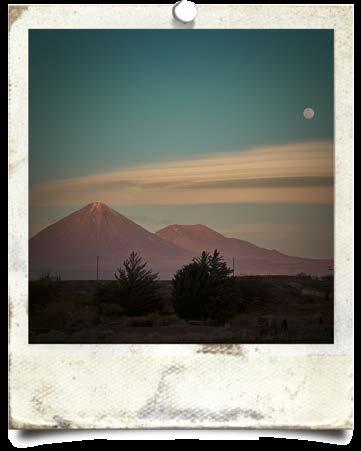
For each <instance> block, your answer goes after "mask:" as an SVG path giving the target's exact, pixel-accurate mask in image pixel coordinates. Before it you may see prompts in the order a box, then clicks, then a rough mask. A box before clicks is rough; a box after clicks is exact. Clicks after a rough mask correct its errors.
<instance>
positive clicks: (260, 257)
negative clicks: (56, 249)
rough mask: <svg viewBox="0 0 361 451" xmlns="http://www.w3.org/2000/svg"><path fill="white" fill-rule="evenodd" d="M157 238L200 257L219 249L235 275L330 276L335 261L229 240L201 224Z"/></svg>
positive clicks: (168, 229) (172, 228)
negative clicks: (304, 256)
mask: <svg viewBox="0 0 361 451" xmlns="http://www.w3.org/2000/svg"><path fill="white" fill-rule="evenodd" d="M156 234H157V235H158V236H159V237H161V238H163V239H164V240H166V241H168V242H169V243H172V244H175V245H176V246H178V247H181V248H182V249H184V250H188V251H190V252H193V253H199V252H201V251H202V250H207V251H212V250H213V249H218V250H219V251H220V252H221V253H222V254H223V256H224V257H225V259H226V260H227V262H228V264H229V265H230V266H232V265H233V259H234V269H235V274H239V273H242V274H289V275H292V274H298V273H301V272H305V273H307V274H319V275H324V274H329V273H330V271H329V267H330V266H333V261H332V260H321V259H320V260H317V259H310V258H301V257H291V256H289V255H285V254H282V253H280V252H278V251H277V250H275V249H273V250H270V249H264V248H262V247H258V246H256V245H254V244H252V243H249V242H248V241H243V240H239V239H237V238H227V237H225V236H224V235H221V234H220V233H218V232H216V231H215V230H212V229H210V228H209V227H206V226H204V225H202V224H196V225H178V224H173V225H169V226H167V227H164V228H163V229H161V230H159V231H158V232H156Z"/></svg>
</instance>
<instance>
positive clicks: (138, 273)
mask: <svg viewBox="0 0 361 451" xmlns="http://www.w3.org/2000/svg"><path fill="white" fill-rule="evenodd" d="M115 278H116V279H117V281H118V286H119V299H120V305H121V307H122V308H123V309H124V313H125V314H126V315H128V316H137V315H146V314H147V313H150V312H154V311H157V310H159V308H160V306H161V299H160V296H159V294H158V285H157V282H158V281H159V278H158V274H156V273H153V272H152V271H151V270H150V269H147V262H144V261H143V259H142V257H140V256H139V255H138V254H137V253H136V252H132V253H131V254H130V256H129V257H128V258H127V259H126V260H124V262H123V265H122V266H121V267H120V268H118V269H117V272H116V273H115Z"/></svg>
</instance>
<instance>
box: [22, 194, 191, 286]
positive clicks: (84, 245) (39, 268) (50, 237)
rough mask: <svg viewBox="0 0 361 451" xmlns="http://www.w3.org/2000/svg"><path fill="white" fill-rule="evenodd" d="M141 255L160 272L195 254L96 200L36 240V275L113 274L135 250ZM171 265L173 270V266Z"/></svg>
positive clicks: (33, 251) (32, 250)
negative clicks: (97, 270)
mask: <svg viewBox="0 0 361 451" xmlns="http://www.w3.org/2000/svg"><path fill="white" fill-rule="evenodd" d="M132 251H135V252H137V253H138V254H139V255H141V256H142V257H143V258H144V259H145V260H146V261H147V262H148V263H149V264H150V265H151V267H152V269H153V270H154V271H156V272H159V274H160V277H162V278H170V277H171V275H172V274H171V272H170V271H173V269H175V268H177V267H178V265H182V264H183V263H185V262H186V261H187V260H189V259H190V258H191V255H190V253H189V252H188V251H186V250H184V249H182V248H179V247H177V246H176V245H174V244H172V243H170V242H168V241H166V240H163V239H162V238H160V237H158V236H157V235H156V234H154V233H151V232H148V231H147V230H145V229H144V228H143V227H141V226H140V225H138V224H136V223H135V222H133V221H131V220H130V219H128V218H126V217H125V216H123V215H121V214H119V213H118V212H116V211H115V210H113V209H112V208H110V207H108V206H107V205H105V204H103V203H102V202H94V203H91V204H89V205H86V206H85V207H84V208H82V209H80V210H78V211H76V212H74V213H72V214H70V215H69V216H66V217H65V218H63V219H61V220H60V221H58V222H56V223H55V224H52V225H50V226H49V227H47V228H45V229H44V230H42V231H40V232H39V233H38V234H37V235H35V236H34V237H32V238H31V239H30V243H29V262H30V277H31V278H38V277H40V276H41V275H42V274H47V273H52V274H54V275H55V274H59V275H60V276H61V278H62V279H94V278H95V277H96V265H97V263H96V262H97V256H99V275H100V277H101V278H104V279H113V278H114V271H115V268H116V267H118V266H119V265H120V264H121V263H122V262H123V261H124V259H125V258H127V257H128V256H129V254H130V252H132ZM169 270H170V271H169Z"/></svg>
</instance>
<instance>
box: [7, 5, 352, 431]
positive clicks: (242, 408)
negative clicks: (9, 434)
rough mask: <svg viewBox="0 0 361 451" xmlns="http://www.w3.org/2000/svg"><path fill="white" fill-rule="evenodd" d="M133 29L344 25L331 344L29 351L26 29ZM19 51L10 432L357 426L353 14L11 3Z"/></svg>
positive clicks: (338, 53) (14, 104)
mask: <svg viewBox="0 0 361 451" xmlns="http://www.w3.org/2000/svg"><path fill="white" fill-rule="evenodd" d="M123 28H126V29H178V30H184V33H186V32H187V29H190V28H192V29H330V30H333V31H334V80H335V85H334V89H335V105H334V111H335V136H334V145H335V160H334V165H335V204H334V205H335V223H334V226H335V227H334V230H335V232H334V234H335V246H334V259H335V266H334V277H335V295H334V343H333V344H307V345H306V344H294V345H293V344H286V345H280V344H262V345H256V344H255V345H253V344H246V345H243V344H203V345H196V344H188V345H182V344H178V345H174V344H172V345H167V344H163V345H158V344H157V345H156V344H154V345H152V344H123V345H122V344H69V345H67V344H29V341H28V239H29V227H28V195H29V193H28V189H29V187H28V161H29V160H28V142H29V137H28V124H29V111H28V95H29V92H28V82H29V80H28V65H29V53H28V48H29V41H28V39H29V30H32V29H123ZM9 49H10V63H9V70H10V87H9V116H10V121H9V122H10V129H9V134H10V135H9V138H10V139H9V317H10V332H9V334H10V355H9V362H10V364H9V366H10V393H9V397H10V427H11V428H13V429H107V428H109V429H154V428H198V429H199V428H214V429H216V428H252V429H268V428H276V429H318V430H319V429H325V430H326V429H327V430H329V429H352V428H353V287H352V284H353V268H352V262H353V227H352V220H353V164H352V156H353V75H352V72H353V8H352V6H349V5H345V6H337V5H332V6H330V5H284V6H283V5H203V4H202V5H198V16H197V18H196V20H195V22H194V23H190V24H181V23H178V22H177V21H175V20H174V18H173V17H172V6H171V5H55V6H52V5H36V6H35V5H34V6H32V5H29V6H20V5H12V6H10V11H9ZM175 108H176V106H175Z"/></svg>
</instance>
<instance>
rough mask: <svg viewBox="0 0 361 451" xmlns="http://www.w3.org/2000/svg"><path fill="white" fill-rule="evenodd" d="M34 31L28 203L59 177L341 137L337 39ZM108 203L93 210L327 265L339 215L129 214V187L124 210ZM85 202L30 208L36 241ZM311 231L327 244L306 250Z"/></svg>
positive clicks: (147, 209) (139, 209)
mask: <svg viewBox="0 0 361 451" xmlns="http://www.w3.org/2000/svg"><path fill="white" fill-rule="evenodd" d="M29 33H30V34H29V88H30V89H29V93H30V101H29V159H30V161H29V166H30V172H29V179H30V196H31V195H32V190H33V189H35V187H39V186H44V187H45V186H47V185H46V184H51V183H53V182H55V181H60V180H64V179H69V178H76V179H77V178H81V177H86V176H96V175H97V174H105V173H109V172H111V171H115V170H117V171H122V170H124V169H126V168H129V167H131V168H136V167H138V166H141V167H144V166H146V165H148V164H150V163H151V164H153V165H157V164H160V163H164V162H167V161H179V160H186V161H188V160H193V159H195V158H209V157H210V156H211V155H212V154H217V155H219V154H222V153H224V154H225V155H226V154H229V152H231V151H232V152H235V151H239V152H243V150H246V149H249V148H250V147H254V148H259V147H263V146H282V145H288V144H289V143H300V142H304V143H308V142H326V141H327V142H330V141H332V140H333V32H332V31H331V30H30V32H29ZM305 107H312V108H313V109H314V110H315V112H316V114H315V117H314V118H313V119H312V120H306V119H305V118H304V117H303V110H304V108H305ZM302 175H305V174H304V173H302ZM317 175H318V174H317ZM270 176H272V174H271V173H270ZM44 190H45V188H44ZM102 193H103V192H102ZM58 197H61V193H60V196H58ZM65 198H67V197H66V196H64V199H65ZM84 199H85V198H84ZM109 199H111V200H108V201H107V199H104V198H102V199H93V200H94V201H95V200H103V201H106V203H108V204H110V205H111V206H113V207H115V208H116V209H117V210H118V211H120V212H122V213H124V214H126V215H128V216H130V217H133V218H134V219H137V222H139V223H140V224H141V225H143V226H144V227H146V228H148V229H150V230H156V229H157V228H160V227H161V226H164V225H166V223H175V222H176V223H199V222H202V223H205V224H206V225H209V226H213V227H218V229H217V230H219V231H224V232H225V233H226V234H228V235H229V236H236V237H239V238H244V239H248V240H250V241H253V242H255V244H260V245H264V246H266V247H270V248H274V247H277V249H279V250H281V251H284V252H288V253H293V254H294V255H304V256H310V257H312V256H313V257H332V255H333V247H332V233H333V219H332V216H333V205H332V203H329V202H324V201H322V199H321V200H318V201H315V202H312V204H309V203H307V202H302V201H298V202H293V201H292V200H291V201H290V202H284V201H282V202H277V198H275V199H274V200H272V201H270V200H267V201H266V202H265V203H262V202H260V201H257V202H254V203H252V202H246V203H245V202H243V201H237V202H233V203H230V202H228V203H224V204H223V203H222V202H219V201H217V202H214V203H211V202H207V203H204V204H203V203H194V204H190V205H181V204H180V203H179V201H178V203H177V204H174V205H172V204H170V203H169V204H167V205H164V202H160V203H159V205H157V204H153V205H147V203H146V202H145V203H144V204H142V203H141V200H139V201H138V204H137V205H133V206H132V205H129V204H127V203H126V202H123V200H122V191H121V188H119V201H115V200H114V195H113V194H112V196H111V197H109ZM161 203H163V205H161ZM81 206H83V201H82V198H79V200H78V201H76V200H74V202H72V203H71V204H70V203H69V204H67V202H66V201H65V200H64V202H60V201H59V200H57V201H56V202H55V201H54V198H52V199H51V200H50V198H49V201H44V200H42V202H41V203H37V202H33V201H32V202H31V205H30V233H31V234H34V233H36V232H37V231H39V230H40V229H41V228H43V227H44V226H46V225H48V224H49V223H51V222H52V221H54V220H56V219H59V218H60V217H62V216H63V215H64V214H66V213H68V212H70V211H74V210H76V209H77V208H78V207H81ZM247 224H248V226H247ZM262 224H264V226H265V228H264V230H263V231H262ZM252 225H253V226H252ZM158 226H159V227H158ZM237 227H238V228H237ZM267 227H268V228H269V230H270V232H269V233H267ZM220 229H221V230H220ZM276 230H279V231H280V230H284V231H285V232H284V237H285V238H284V240H283V241H282V234H281V235H280V236H279V237H276ZM313 230H314V235H315V236H318V237H319V239H311V240H310V237H312V238H315V236H312V231H313ZM286 231H287V232H286ZM316 231H317V232H316ZM295 233H297V240H296V241H295V242H293V241H294V240H292V238H291V237H292V236H295V235H294V234H295Z"/></svg>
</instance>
